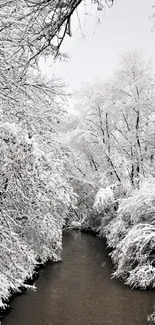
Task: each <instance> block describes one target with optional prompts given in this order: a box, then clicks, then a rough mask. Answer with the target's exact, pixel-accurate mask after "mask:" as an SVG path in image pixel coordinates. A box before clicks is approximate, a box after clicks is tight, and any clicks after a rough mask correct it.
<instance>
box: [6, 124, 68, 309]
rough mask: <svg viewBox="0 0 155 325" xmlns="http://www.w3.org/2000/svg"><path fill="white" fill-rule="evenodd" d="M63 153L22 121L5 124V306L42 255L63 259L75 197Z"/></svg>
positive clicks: (43, 256) (43, 259) (44, 258)
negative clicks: (43, 144)
mask: <svg viewBox="0 0 155 325" xmlns="http://www.w3.org/2000/svg"><path fill="white" fill-rule="evenodd" d="M64 173H65V171H64V170H63V164H62V162H61V157H60V155H59V156H57V155H55V153H54V152H52V151H51V152H49V153H48V154H47V153H45V152H44V151H42V150H40V149H39V144H38V143H37V142H36V140H35V138H33V137H32V138H30V137H29V136H28V133H27V131H24V130H23V129H22V128H21V127H19V126H17V125H16V124H10V123H2V124H0V233H1V235H0V237H1V241H0V246H1V249H0V252H1V253H0V261H1V262H0V307H4V303H3V301H4V300H6V299H7V298H8V297H9V295H10V290H11V291H16V290H18V288H19V287H20V286H21V285H22V284H23V282H24V280H25V279H26V278H28V277H31V276H32V274H33V271H34V268H35V266H36V264H37V263H38V260H39V261H41V262H45V261H46V260H47V259H53V260H59V259H60V253H61V240H62V227H63V224H64V219H65V217H66V213H67V211H68V208H69V206H70V205H71V199H72V198H73V197H74V194H73V190H72V188H71V187H70V185H69V184H68V183H67V181H66V179H65V177H64Z"/></svg>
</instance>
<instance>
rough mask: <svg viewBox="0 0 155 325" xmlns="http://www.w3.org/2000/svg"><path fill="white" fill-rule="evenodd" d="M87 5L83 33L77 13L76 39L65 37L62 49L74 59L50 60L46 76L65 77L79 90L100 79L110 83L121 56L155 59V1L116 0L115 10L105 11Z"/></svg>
mask: <svg viewBox="0 0 155 325" xmlns="http://www.w3.org/2000/svg"><path fill="white" fill-rule="evenodd" d="M84 3H85V2H84V1H83V3H82V5H80V7H79V9H78V13H79V17H80V22H81V30H80V28H79V22H78V19H77V13H75V14H74V16H73V17H72V33H73V36H72V37H71V38H70V37H69V36H67V37H66V39H65V41H64V45H63V48H62V50H63V51H65V52H68V53H69V55H70V57H71V58H70V59H69V60H68V61H67V62H60V61H57V62H56V63H53V61H52V59H50V60H49V63H50V67H49V64H46V65H45V66H44V68H43V70H44V73H45V74H47V75H48V76H49V77H52V76H53V75H55V76H57V77H62V78H64V81H65V82H66V83H67V84H68V85H69V86H70V88H71V89H75V90H76V89H78V88H80V86H81V83H83V82H91V81H93V80H94V79H95V78H98V77H99V78H100V79H103V80H107V79H108V78H109V77H110V76H111V75H112V73H113V71H114V70H115V69H116V67H117V64H118V62H119V55H120V53H124V52H126V51H129V50H134V49H137V50H140V51H141V52H142V53H143V54H144V56H146V58H150V57H154V58H155V31H154V33H152V32H151V28H152V27H153V21H152V20H151V19H149V17H150V16H151V14H152V13H153V9H152V6H153V5H155V0H154V1H153V0H115V5H114V6H113V7H112V8H110V9H108V8H107V7H106V9H105V11H102V12H99V11H97V10H96V6H95V5H89V6H87V7H86V8H85V7H84ZM85 10H86V12H87V13H88V14H87V15H85ZM154 11H155V8H154ZM98 17H99V18H100V21H101V24H99V25H98Z"/></svg>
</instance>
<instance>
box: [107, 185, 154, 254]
mask: <svg viewBox="0 0 155 325" xmlns="http://www.w3.org/2000/svg"><path fill="white" fill-rule="evenodd" d="M139 223H144V224H145V223H149V224H151V225H155V180H154V179H148V180H145V181H143V182H142V183H141V184H140V189H135V190H133V191H132V192H131V194H130V196H129V197H128V198H124V199H123V198H122V199H120V200H119V208H118V211H117V222H115V221H111V223H110V224H109V225H108V226H107V228H106V236H107V240H108V245H109V246H110V247H114V248H115V247H116V246H117V244H118V243H119V241H120V240H122V239H123V238H124V237H125V236H126V235H127V233H128V231H129V230H130V229H131V228H132V227H133V226H134V225H137V224H139Z"/></svg>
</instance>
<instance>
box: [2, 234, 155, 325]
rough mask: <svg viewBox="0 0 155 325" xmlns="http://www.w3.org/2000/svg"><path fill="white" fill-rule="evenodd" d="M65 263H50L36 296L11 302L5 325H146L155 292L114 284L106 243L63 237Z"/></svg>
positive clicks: (76, 236) (84, 237)
mask: <svg viewBox="0 0 155 325" xmlns="http://www.w3.org/2000/svg"><path fill="white" fill-rule="evenodd" d="M63 245H64V250H63V262H60V263H56V264H54V263H49V264H48V265H47V266H46V267H45V269H43V270H41V271H40V276H39V279H38V280H36V282H35V283H36V286H37V291H31V290H30V291H28V292H27V293H26V294H24V295H22V296H19V297H16V298H14V299H13V300H12V303H11V307H12V310H11V312H10V313H9V314H8V315H6V316H5V317H4V319H3V320H2V325H100V324H104V325H145V324H148V323H147V320H146V319H147V315H148V314H150V313H151V312H152V309H153V304H154V302H155V294H154V292H153V291H138V290H131V289H130V288H128V287H127V286H124V285H123V283H121V282H119V281H118V280H116V279H111V272H112V264H111V261H110V258H109V256H108V252H107V250H106V246H105V243H104V242H103V241H101V240H100V239H98V238H97V237H94V236H92V235H90V234H84V233H80V232H77V231H72V232H69V233H67V234H66V235H65V236H64V240H63Z"/></svg>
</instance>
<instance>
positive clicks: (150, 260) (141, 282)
mask: <svg viewBox="0 0 155 325" xmlns="http://www.w3.org/2000/svg"><path fill="white" fill-rule="evenodd" d="M111 256H112V259H113V261H114V263H115V265H116V266H117V268H116V271H115V272H114V275H115V276H116V277H119V278H121V279H122V280H123V281H124V282H125V283H126V284H128V285H129V286H132V287H140V288H142V289H146V288H147V287H155V226H152V225H149V224H138V225H135V226H134V227H132V228H131V229H130V231H129V232H128V234H127V235H126V237H125V238H124V239H123V240H121V241H120V243H119V244H118V245H117V247H116V249H115V250H114V251H113V252H112V254H111Z"/></svg>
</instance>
